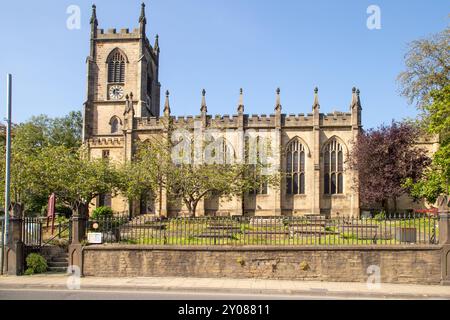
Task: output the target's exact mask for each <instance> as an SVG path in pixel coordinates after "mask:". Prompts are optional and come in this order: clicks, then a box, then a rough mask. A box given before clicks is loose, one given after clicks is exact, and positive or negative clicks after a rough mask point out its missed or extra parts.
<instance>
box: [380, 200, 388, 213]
mask: <svg viewBox="0 0 450 320" xmlns="http://www.w3.org/2000/svg"><path fill="white" fill-rule="evenodd" d="M381 206H382V207H383V210H384V212H385V213H388V211H389V201H388V200H386V199H383V201H381Z"/></svg>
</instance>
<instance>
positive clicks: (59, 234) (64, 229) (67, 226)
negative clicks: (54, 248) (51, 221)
mask: <svg viewBox="0 0 450 320" xmlns="http://www.w3.org/2000/svg"><path fill="white" fill-rule="evenodd" d="M67 230H69V231H70V223H67V225H66V227H64V228H63V229H60V230H59V231H58V233H57V234H55V235H54V236H53V237H51V238H50V239H48V240H47V241H45V242H44V243H43V244H42V246H45V245H48V244H49V243H50V242H51V241H53V240H55V239H56V237H59V238H60V237H61V234H62V233H64V232H65V231H67Z"/></svg>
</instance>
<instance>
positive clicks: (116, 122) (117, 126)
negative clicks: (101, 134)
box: [109, 117, 121, 133]
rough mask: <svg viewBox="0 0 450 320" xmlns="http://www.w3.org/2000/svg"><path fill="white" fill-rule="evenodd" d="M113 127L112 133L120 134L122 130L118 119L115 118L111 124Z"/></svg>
mask: <svg viewBox="0 0 450 320" xmlns="http://www.w3.org/2000/svg"><path fill="white" fill-rule="evenodd" d="M109 124H110V126H111V133H119V129H120V124H121V123H120V120H119V118H117V117H113V118H112V119H111V121H110V122H109Z"/></svg>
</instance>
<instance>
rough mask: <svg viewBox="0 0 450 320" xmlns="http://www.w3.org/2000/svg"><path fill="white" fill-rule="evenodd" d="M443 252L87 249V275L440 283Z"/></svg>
mask: <svg viewBox="0 0 450 320" xmlns="http://www.w3.org/2000/svg"><path fill="white" fill-rule="evenodd" d="M441 251H442V249H441V247H439V246H414V247H412V246H398V247H384V246H383V247H382V246H376V247H375V246H374V247H355V246H352V247H333V248H317V247H316V248H311V247H288V248H287V247H283V248H275V247H242V248H230V247H195V248H188V247H173V246H172V247H152V246H123V245H122V246H121V245H105V246H92V247H86V248H85V249H84V251H83V261H84V262H83V274H84V275H85V276H99V277H163V276H165V277H168V276H177V277H180V276H181V277H212V278H218V277H229V278H260V279H291V280H294V279H295V280H308V281H342V282H366V281H367V278H368V274H367V268H368V267H369V266H371V265H376V266H379V267H380V268H381V281H382V282H385V283H415V284H439V282H440V280H441Z"/></svg>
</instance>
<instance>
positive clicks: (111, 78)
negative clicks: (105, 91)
mask: <svg viewBox="0 0 450 320" xmlns="http://www.w3.org/2000/svg"><path fill="white" fill-rule="evenodd" d="M125 62H126V59H125V56H124V55H123V54H122V52H120V50H118V49H116V50H114V51H113V52H112V53H111V54H110V56H109V59H108V82H109V83H124V82H125Z"/></svg>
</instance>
